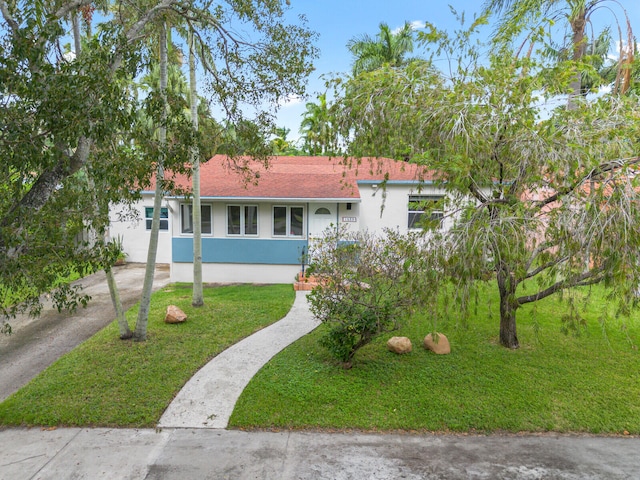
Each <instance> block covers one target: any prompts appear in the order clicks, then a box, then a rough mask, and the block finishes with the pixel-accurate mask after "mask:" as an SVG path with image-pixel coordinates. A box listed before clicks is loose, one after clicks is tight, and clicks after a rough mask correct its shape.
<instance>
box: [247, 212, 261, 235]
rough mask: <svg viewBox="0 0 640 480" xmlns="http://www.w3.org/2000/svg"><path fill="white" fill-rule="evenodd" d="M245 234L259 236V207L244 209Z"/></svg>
mask: <svg viewBox="0 0 640 480" xmlns="http://www.w3.org/2000/svg"><path fill="white" fill-rule="evenodd" d="M244 234H245V235H257V234H258V207H256V206H246V207H244Z"/></svg>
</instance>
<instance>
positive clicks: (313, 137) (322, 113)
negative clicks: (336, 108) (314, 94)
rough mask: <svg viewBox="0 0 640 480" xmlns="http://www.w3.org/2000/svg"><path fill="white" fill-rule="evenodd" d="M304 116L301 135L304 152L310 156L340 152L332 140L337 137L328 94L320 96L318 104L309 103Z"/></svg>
mask: <svg viewBox="0 0 640 480" xmlns="http://www.w3.org/2000/svg"><path fill="white" fill-rule="evenodd" d="M305 109H306V110H305V112H304V113H303V114H302V122H301V123H300V133H301V134H302V136H303V139H304V150H305V151H306V152H307V153H308V154H309V155H332V154H334V153H335V152H337V151H338V148H337V147H336V146H335V145H332V140H333V138H334V136H335V133H334V126H333V125H332V123H331V116H330V115H329V108H328V104H327V94H326V93H321V94H320V95H319V96H318V103H315V102H307V104H306V105H305Z"/></svg>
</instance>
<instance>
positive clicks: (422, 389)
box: [230, 288, 640, 434]
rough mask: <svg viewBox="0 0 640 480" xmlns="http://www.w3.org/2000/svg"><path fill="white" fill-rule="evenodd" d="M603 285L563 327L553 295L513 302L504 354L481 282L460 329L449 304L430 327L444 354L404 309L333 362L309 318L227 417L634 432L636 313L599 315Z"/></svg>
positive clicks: (269, 422) (288, 424) (369, 426)
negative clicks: (307, 328) (576, 319)
mask: <svg viewBox="0 0 640 480" xmlns="http://www.w3.org/2000/svg"><path fill="white" fill-rule="evenodd" d="M603 293H604V292H603V290H601V289H599V288H595V289H593V291H592V295H593V296H594V300H595V301H594V303H593V305H592V306H591V307H590V308H589V309H588V310H581V315H582V316H583V317H584V318H585V319H586V320H587V326H586V327H581V328H579V329H578V330H576V331H574V332H572V333H570V334H568V335H567V334H564V333H561V328H562V321H561V317H562V315H563V313H564V312H566V311H567V304H566V302H561V301H560V299H558V298H557V297H556V298H549V299H546V300H545V301H543V302H538V304H537V305H536V306H535V307H532V306H527V307H526V308H523V309H521V310H520V311H519V312H518V334H519V335H518V336H519V340H520V344H521V348H520V349H518V350H515V351H513V350H508V349H505V348H504V347H501V346H500V345H498V339H497V335H498V301H497V298H495V297H493V296H492V295H493V293H492V292H488V291H485V292H483V294H482V299H481V301H480V304H479V307H478V312H477V314H476V315H475V317H474V318H472V319H471V320H470V321H469V323H468V325H467V326H464V325H461V324H460V323H461V322H460V321H459V320H458V319H457V318H455V313H454V312H451V319H450V320H449V321H446V322H441V323H440V324H439V325H438V327H437V330H438V331H440V332H442V333H444V334H445V335H447V337H448V338H449V340H450V342H451V345H452V352H451V354H450V355H443V356H437V355H435V354H433V353H431V352H427V351H426V350H425V349H424V348H423V347H422V339H423V338H424V336H425V335H426V334H427V333H429V332H430V331H431V328H432V327H431V323H430V322H429V320H428V319H427V318H424V317H420V316H415V317H414V318H413V319H412V320H411V321H410V322H408V323H407V324H406V326H405V327H403V328H402V329H401V330H399V331H396V332H393V333H392V334H387V335H385V336H384V337H382V338H379V339H378V340H376V341H375V342H374V343H372V344H370V345H368V346H366V347H364V348H363V349H362V350H360V351H359V352H358V353H357V354H356V356H355V359H354V366H353V368H352V369H351V370H343V369H341V368H340V366H338V365H337V364H336V363H335V362H334V361H333V360H332V359H331V358H330V357H329V355H328V354H327V353H326V352H325V351H324V350H323V349H322V348H321V347H319V346H318V339H319V338H320V336H321V335H322V333H323V328H324V327H323V326H321V327H320V328H319V329H318V330H316V331H314V332H313V333H312V334H310V335H308V336H306V337H304V338H303V339H301V340H300V341H298V342H296V343H295V344H294V345H292V346H290V347H289V348H287V349H285V350H284V351H283V352H281V353H280V354H278V355H277V356H276V357H275V358H274V359H273V360H272V361H271V362H270V363H269V364H267V365H266V366H265V367H264V368H263V369H262V370H261V371H260V372H259V373H258V375H257V376H256V377H255V378H254V379H253V380H252V381H251V382H250V384H249V385H248V387H247V388H246V389H245V391H244V392H243V394H242V395H241V397H240V399H239V402H238V404H237V405H236V409H235V411H234V413H233V415H232V417H231V420H230V426H232V427H235V428H292V429H304V428H314V429H315V428H320V429H362V430H375V431H381V430H387V431H388V430H410V431H416V430H417V431H476V432H492V431H510V432H520V431H530V432H544V431H558V432H590V433H600V434H602V433H611V434H623V433H624V432H625V431H626V432H629V433H631V434H640V354H639V352H638V349H637V344H638V343H640V318H639V317H638V316H637V315H636V316H634V317H632V318H631V319H615V318H610V319H609V320H608V321H607V322H604V323H603V322H601V321H600V320H599V319H600V317H601V316H602V313H603V311H606V312H607V313H610V311H611V308H610V306H609V305H608V303H607V301H606V300H605V298H604V295H603ZM486 299H490V301H489V302H487V301H485V300H486ZM487 305H489V306H487ZM394 335H402V336H407V337H409V338H410V339H411V340H412V342H413V351H412V352H411V353H410V354H407V355H403V356H398V355H396V354H393V353H391V352H388V351H387V349H386V345H385V343H386V340H387V339H388V338H389V337H391V336H394Z"/></svg>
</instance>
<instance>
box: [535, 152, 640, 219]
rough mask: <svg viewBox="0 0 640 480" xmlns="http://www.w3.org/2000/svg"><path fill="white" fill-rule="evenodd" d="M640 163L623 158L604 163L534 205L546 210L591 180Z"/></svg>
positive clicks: (636, 158) (633, 158)
mask: <svg viewBox="0 0 640 480" xmlns="http://www.w3.org/2000/svg"><path fill="white" fill-rule="evenodd" d="M639 163H640V157H630V158H621V159H618V160H612V161H610V162H606V163H603V164H601V165H600V166H598V167H596V168H594V169H593V170H591V171H590V172H589V173H588V174H587V175H585V176H584V177H583V178H581V179H580V180H578V181H576V182H574V183H573V185H570V186H568V187H566V188H562V189H560V190H558V191H557V192H556V193H554V194H553V195H551V196H550V197H548V198H546V199H544V200H540V201H538V202H535V203H534V205H535V206H536V207H537V208H538V209H541V208H544V207H545V206H547V205H549V204H551V203H553V202H555V201H557V200H559V199H560V198H561V197H564V196H565V195H568V194H570V193H571V192H573V191H575V190H576V189H578V188H579V187H580V186H581V185H583V184H584V183H585V182H587V181H589V180H595V179H596V177H598V176H599V175H602V174H603V173H607V172H612V171H614V170H618V169H620V168H622V167H628V166H630V165H637V164H639Z"/></svg>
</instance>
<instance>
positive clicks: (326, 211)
mask: <svg viewBox="0 0 640 480" xmlns="http://www.w3.org/2000/svg"><path fill="white" fill-rule="evenodd" d="M315 213H316V215H331V212H330V211H329V209H328V208H325V207H320V208H319V209H317V210H316V212H315Z"/></svg>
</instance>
